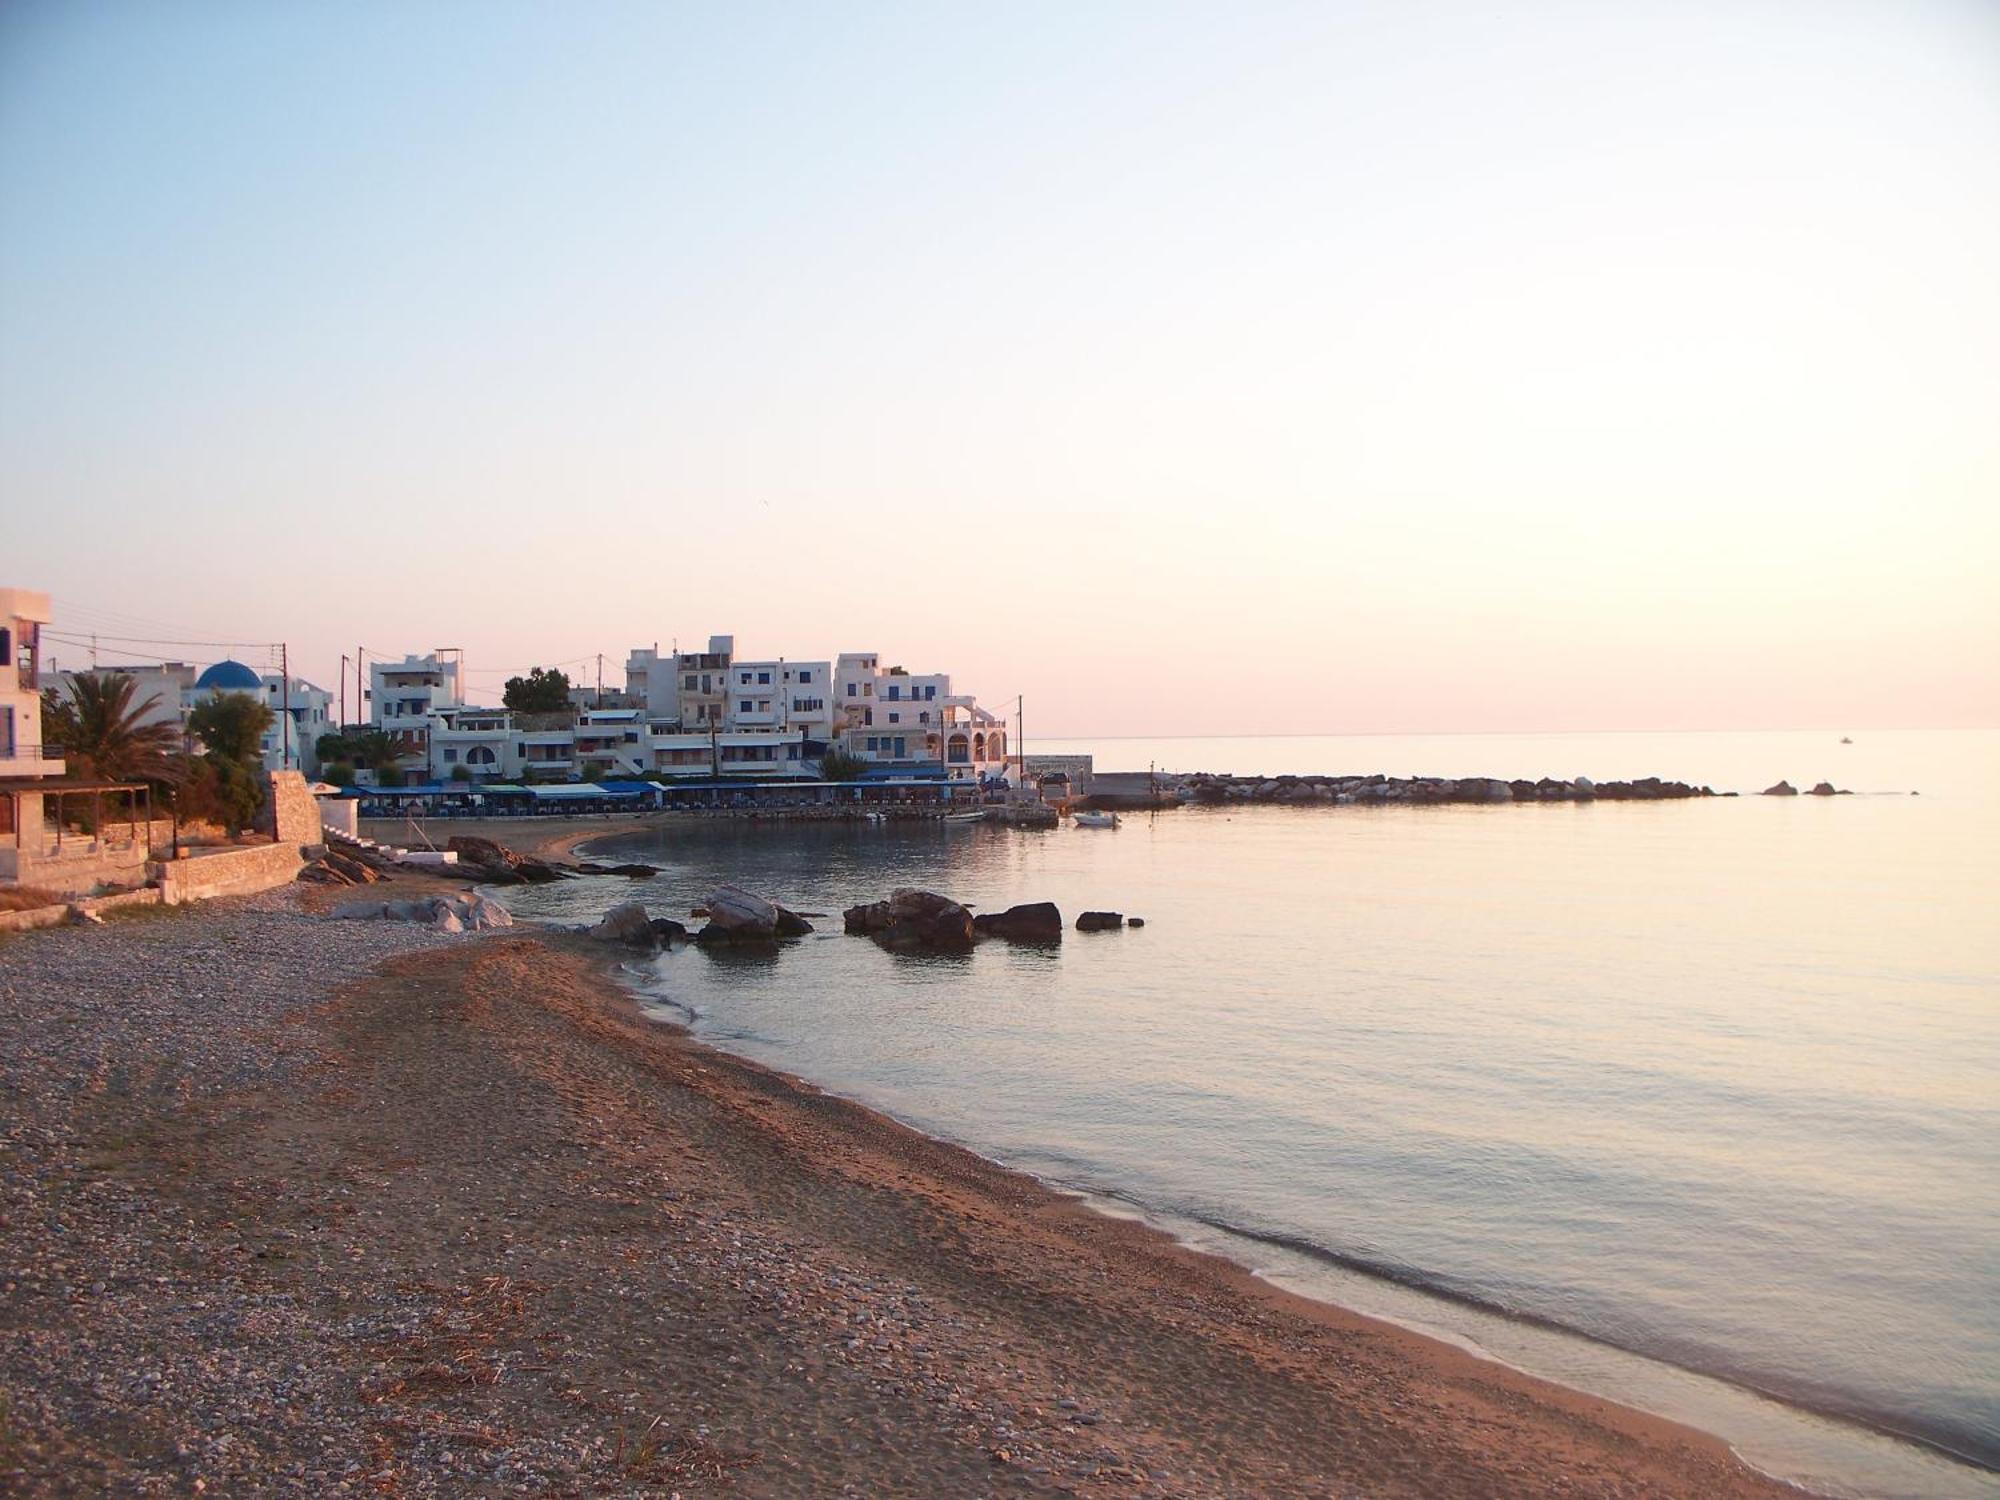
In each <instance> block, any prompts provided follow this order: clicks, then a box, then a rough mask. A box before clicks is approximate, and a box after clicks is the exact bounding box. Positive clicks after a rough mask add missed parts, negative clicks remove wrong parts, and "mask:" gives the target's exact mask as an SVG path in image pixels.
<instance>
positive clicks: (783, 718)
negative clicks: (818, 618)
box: [723, 659, 834, 740]
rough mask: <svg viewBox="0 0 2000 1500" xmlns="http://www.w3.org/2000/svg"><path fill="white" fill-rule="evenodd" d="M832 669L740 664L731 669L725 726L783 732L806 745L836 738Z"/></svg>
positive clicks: (810, 664)
mask: <svg viewBox="0 0 2000 1500" xmlns="http://www.w3.org/2000/svg"><path fill="white" fill-rule="evenodd" d="M833 714H834V702H833V664H832V663H831V662H824V661H785V660H783V659H780V660H776V661H736V662H732V663H731V664H730V667H729V698H728V701H727V703H726V705H725V706H724V711H723V723H724V724H725V725H726V726H727V727H728V728H730V729H782V730H786V731H789V732H791V733H793V734H802V735H804V736H805V737H806V738H808V739H815V740H827V739H830V738H831V737H832V734H833Z"/></svg>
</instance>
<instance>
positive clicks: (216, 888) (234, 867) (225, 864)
mask: <svg viewBox="0 0 2000 1500" xmlns="http://www.w3.org/2000/svg"><path fill="white" fill-rule="evenodd" d="M285 774H287V773H285V772H282V771H280V772H277V773H275V775H278V776H282V775H285ZM290 774H291V775H293V776H295V777H296V776H297V775H298V773H297V772H296V771H294V772H291V773H290ZM307 800H308V801H310V800H311V799H310V798H308V799H307ZM316 826H317V824H315V827H316ZM304 867H305V860H304V859H303V858H301V857H300V855H299V846H298V845H297V844H256V845H253V846H251V847H250V848H247V849H216V850H213V851H211V852H208V853H204V854H195V855H191V856H189V857H188V858H187V859H173V860H163V861H161V862H160V863H158V864H155V865H154V866H153V873H154V877H155V878H156V879H157V880H158V882H159V885H160V892H161V897H162V899H163V900H164V901H165V902H166V903H167V905H169V906H178V905H180V904H181V903H182V902H184V901H207V900H209V899H211V898H212V897H215V896H248V895H250V894H252V893H253V892H256V891H268V890H270V889H271V888H272V887H273V886H279V885H284V884H286V883H287V882H289V881H292V880H296V879H297V878H298V874H299V871H300V870H301V869H303V868H304Z"/></svg>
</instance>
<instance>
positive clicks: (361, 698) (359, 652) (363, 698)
mask: <svg viewBox="0 0 2000 1500" xmlns="http://www.w3.org/2000/svg"><path fill="white" fill-rule="evenodd" d="M367 654H368V648H367V647H366V646H356V647H355V648H354V719H355V722H356V723H360V722H361V721H362V720H364V719H366V718H367V717H368V694H367V693H366V692H365V691H364V690H363V689H362V686H361V658H362V657H363V656H365V655H367Z"/></svg>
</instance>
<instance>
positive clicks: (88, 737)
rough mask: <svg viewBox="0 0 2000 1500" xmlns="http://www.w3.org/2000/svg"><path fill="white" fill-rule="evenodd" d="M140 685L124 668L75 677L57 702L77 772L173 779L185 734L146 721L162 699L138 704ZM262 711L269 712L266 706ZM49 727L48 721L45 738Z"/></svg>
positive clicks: (103, 777) (60, 729) (104, 777)
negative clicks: (65, 697) (66, 696)
mask: <svg viewBox="0 0 2000 1500" xmlns="http://www.w3.org/2000/svg"><path fill="white" fill-rule="evenodd" d="M138 686H139V684H138V682H137V681H136V680H135V679H134V678H131V677H128V676H127V675H126V674H125V673H123V672H106V673H102V674H99V675H90V676H80V677H72V678H71V679H70V683H69V692H70V697H69V701H68V702H67V703H59V704H58V707H57V712H56V715H55V720H56V724H55V732H56V733H57V734H59V735H60V736H61V744H62V747H63V754H64V756H65V757H67V759H68V761H69V769H70V772H71V774H72V775H76V776H84V777H89V778H91V779H93V780H96V781H152V782H160V783H166V782H170V781H172V780H173V779H174V766H173V759H172V757H173V754H174V751H175V750H177V749H179V748H180V740H181V737H180V733H179V731H178V730H176V729H175V728H174V726H173V725H172V724H169V723H162V722H160V721H158V720H155V721H154V722H152V723H147V722H146V715H147V714H149V713H151V712H152V711H153V709H154V708H155V707H156V706H157V705H158V703H159V699H158V698H156V697H154V698H148V699H146V701H145V702H143V703H139V704H134V703H133V701H132V695H133V693H134V692H135V691H136V690H137V689H138ZM51 691H53V690H51ZM246 701H254V700H246ZM259 711H260V712H264V713H266V716H267V717H268V711H267V710H263V709H261V708H260V710H259ZM49 732H50V731H49V727H48V725H47V723H46V722H45V723H44V726H43V730H42V733H43V735H44V737H45V738H46V737H47V736H48V734H49Z"/></svg>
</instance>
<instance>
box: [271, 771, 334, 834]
mask: <svg viewBox="0 0 2000 1500" xmlns="http://www.w3.org/2000/svg"><path fill="white" fill-rule="evenodd" d="M270 782H271V784H270V790H269V791H268V792H267V793H266V795H265V798H264V808H263V811H262V812H261V813H259V814H258V818H257V827H258V829H259V830H260V831H261V832H264V833H268V834H270V835H271V838H272V840H273V841H274V842H276V843H280V844H292V845H295V846H296V845H301V844H317V843H320V842H322V839H321V837H320V822H319V803H318V801H317V800H316V799H315V798H314V797H313V794H312V793H311V792H309V791H307V790H306V779H305V777H304V776H303V775H301V774H300V773H299V772H297V771H273V772H271V776H270Z"/></svg>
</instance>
